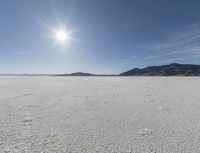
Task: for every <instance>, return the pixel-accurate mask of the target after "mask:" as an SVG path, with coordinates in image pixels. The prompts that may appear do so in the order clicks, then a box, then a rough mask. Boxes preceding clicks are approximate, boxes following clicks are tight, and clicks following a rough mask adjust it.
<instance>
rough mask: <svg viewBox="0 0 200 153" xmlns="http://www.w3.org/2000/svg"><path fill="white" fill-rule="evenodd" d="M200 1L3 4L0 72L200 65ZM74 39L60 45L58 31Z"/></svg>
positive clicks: (7, 0)
mask: <svg viewBox="0 0 200 153" xmlns="http://www.w3.org/2000/svg"><path fill="white" fill-rule="evenodd" d="M199 14H200V1H198V0H57V1H56V0H1V2H0V19H1V20H0V73H71V72H77V71H82V72H91V73H97V74H100V73H108V74H112V73H120V72H123V71H126V70H129V69H132V68H135V67H140V68H142V67H145V66H148V65H162V64H169V63H173V62H178V63H194V64H200V18H199ZM60 25H62V26H65V27H66V30H69V31H71V35H72V36H73V40H72V41H70V43H69V45H67V46H65V47H64V48H63V47H61V46H59V45H55V40H54V39H53V38H51V37H50V35H51V34H52V31H51V30H50V29H51V28H59V26H60Z"/></svg>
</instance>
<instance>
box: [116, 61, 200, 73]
mask: <svg viewBox="0 0 200 153" xmlns="http://www.w3.org/2000/svg"><path fill="white" fill-rule="evenodd" d="M119 75H120V76H200V65H194V64H178V63H172V64H169V65H161V66H148V67H145V68H142V69H139V68H134V69H132V70H129V71H126V72H123V73H121V74H119Z"/></svg>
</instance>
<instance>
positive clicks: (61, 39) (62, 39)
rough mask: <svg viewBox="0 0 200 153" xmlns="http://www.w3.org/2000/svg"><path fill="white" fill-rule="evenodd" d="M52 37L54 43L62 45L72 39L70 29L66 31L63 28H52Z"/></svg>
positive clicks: (67, 43)
mask: <svg viewBox="0 0 200 153" xmlns="http://www.w3.org/2000/svg"><path fill="white" fill-rule="evenodd" d="M53 38H54V39H55V44H56V45H60V46H62V47H64V46H66V45H69V44H70V42H71V40H72V39H73V38H72V36H71V32H70V30H69V31H67V30H66V29H64V28H61V29H56V30H53Z"/></svg>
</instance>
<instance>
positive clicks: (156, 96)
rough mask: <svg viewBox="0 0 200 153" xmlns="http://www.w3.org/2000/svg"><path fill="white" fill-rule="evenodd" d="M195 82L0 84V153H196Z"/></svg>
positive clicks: (37, 80) (199, 117)
mask: <svg viewBox="0 0 200 153" xmlns="http://www.w3.org/2000/svg"><path fill="white" fill-rule="evenodd" d="M199 152H200V77H50V76H49V77H47V76H44V77H31V76H30V77H14V76H13V77H0V153H199Z"/></svg>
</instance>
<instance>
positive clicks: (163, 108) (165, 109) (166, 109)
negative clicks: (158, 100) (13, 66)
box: [158, 106, 169, 112]
mask: <svg viewBox="0 0 200 153" xmlns="http://www.w3.org/2000/svg"><path fill="white" fill-rule="evenodd" d="M158 109H160V110H163V111H166V112H169V109H168V108H165V107H163V106H158Z"/></svg>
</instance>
